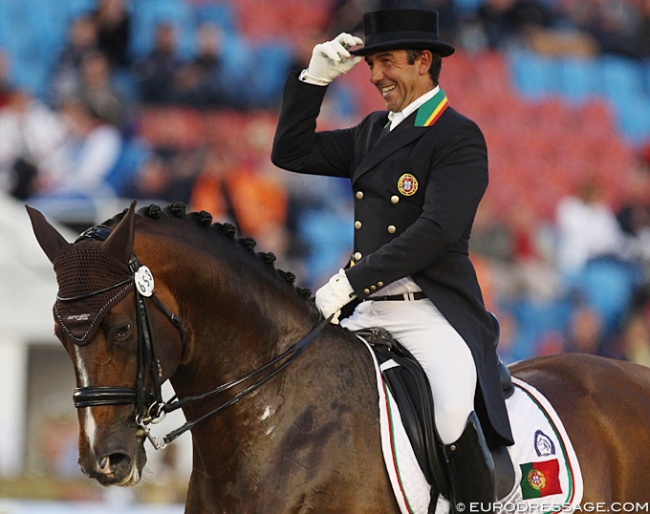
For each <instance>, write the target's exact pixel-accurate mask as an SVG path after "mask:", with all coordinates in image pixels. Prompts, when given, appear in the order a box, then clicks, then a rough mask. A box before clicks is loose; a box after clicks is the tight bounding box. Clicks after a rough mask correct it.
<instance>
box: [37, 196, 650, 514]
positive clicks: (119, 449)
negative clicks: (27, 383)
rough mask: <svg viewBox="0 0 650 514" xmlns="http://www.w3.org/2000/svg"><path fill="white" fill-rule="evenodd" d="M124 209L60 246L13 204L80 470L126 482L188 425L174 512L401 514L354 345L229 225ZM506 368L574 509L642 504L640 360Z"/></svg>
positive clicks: (648, 410) (645, 441)
mask: <svg viewBox="0 0 650 514" xmlns="http://www.w3.org/2000/svg"><path fill="white" fill-rule="evenodd" d="M135 203H136V202H135V201H134V202H133V203H132V204H131V206H130V207H129V208H128V210H126V209H125V211H123V212H121V213H119V214H118V215H116V216H115V217H114V218H112V219H110V220H107V221H106V222H105V223H103V224H101V225H98V226H96V227H91V228H90V229H88V230H87V231H85V232H83V233H82V234H81V235H80V236H79V238H78V239H77V240H76V241H75V242H74V243H69V242H68V241H66V240H65V238H64V237H63V236H62V235H61V234H60V233H59V232H58V231H57V230H56V228H54V227H53V226H52V225H51V224H50V223H49V222H48V221H47V220H46V219H45V217H44V216H43V215H42V214H41V213H40V212H39V211H37V210H35V209H32V208H31V207H27V209H28V212H29V216H30V218H31V221H32V225H33V229H34V232H35V235H36V238H37V240H38V242H39V243H40V246H41V247H42V249H43V250H44V252H45V254H46V255H47V257H48V258H49V259H50V261H51V262H52V263H53V265H54V269H55V271H56V276H57V280H58V283H59V292H58V294H57V300H56V302H55V306H54V318H55V334H56V336H57V337H58V338H59V339H60V340H61V342H62V343H63V346H64V347H65V349H66V351H67V353H68V354H69V356H70V358H71V360H72V363H73V365H74V369H75V375H76V382H77V388H76V390H75V393H74V401H75V405H76V407H77V408H78V409H77V410H78V420H79V441H78V450H79V459H78V462H79V464H80V467H81V470H82V472H83V473H84V474H86V475H87V476H88V477H90V478H92V479H95V480H96V481H97V482H99V483H100V484H102V485H105V486H110V485H118V486H131V485H135V484H137V483H138V481H139V480H140V478H141V477H142V472H143V468H144V466H145V463H146V453H145V449H144V445H145V442H146V441H147V440H149V441H151V442H152V443H153V445H154V447H156V448H160V447H163V446H165V445H166V444H170V443H171V442H172V441H173V440H174V439H175V438H176V437H178V436H179V435H180V434H181V433H184V432H185V431H190V432H191V437H192V447H193V464H192V466H193V468H192V472H191V476H190V482H189V485H188V493H187V499H186V506H185V512H187V513H203V514H205V513H215V514H216V513H237V514H243V513H264V514H266V513H274V514H284V513H298V512H300V513H309V512H317V513H319V514H335V513H337V514H338V513H342V512H346V513H354V514H371V513H372V514H395V513H398V512H400V511H399V507H398V504H397V502H396V500H395V496H394V494H393V492H392V490H391V486H390V484H389V478H388V475H387V471H386V467H385V465H384V462H383V460H382V451H381V447H380V446H381V441H380V430H379V423H380V422H379V417H378V407H377V405H378V392H377V386H376V371H375V368H374V363H373V360H372V358H371V356H370V354H369V352H368V350H367V349H366V347H365V346H364V345H363V344H362V343H360V342H359V340H358V338H357V337H356V336H355V335H354V334H353V333H351V332H349V331H347V330H346V329H344V328H342V327H340V326H338V325H335V324H331V323H329V322H328V321H327V320H323V319H322V317H321V316H320V314H319V313H318V310H317V309H316V308H315V306H314V303H313V301H312V300H311V299H310V293H309V291H308V290H304V289H301V288H299V287H296V285H295V283H294V281H295V276H294V275H293V274H291V273H288V272H285V271H282V270H279V269H277V268H276V266H275V264H274V260H275V258H274V256H273V255H272V254H270V253H265V252H257V251H256V250H255V241H254V240H252V239H250V238H246V237H241V236H239V235H238V234H237V233H236V230H235V228H234V227H233V226H232V225H229V224H227V223H217V222H213V220H212V217H211V216H210V214H209V213H206V212H203V211H202V212H192V213H187V212H186V209H185V206H184V205H183V204H178V203H176V204H171V205H169V206H167V207H165V208H160V207H158V206H155V205H151V206H148V207H144V208H141V209H139V210H138V211H137V212H136V209H135ZM510 371H511V373H512V374H513V376H515V377H518V378H519V379H521V380H524V381H526V382H527V383H529V384H531V385H533V386H534V387H535V388H537V389H538V390H539V391H541V392H542V393H543V394H544V395H545V396H546V397H547V398H548V399H549V401H550V402H551V403H552V405H553V406H554V408H555V409H556V411H557V412H558V414H559V415H560V417H561V418H562V419H563V421H564V423H565V427H566V430H567V432H568V434H569V436H570V438H571V440H572V441H573V444H574V447H575V452H576V454H577V456H578V459H579V461H580V467H581V469H582V470H583V478H584V494H583V505H586V504H588V503H591V504H595V503H598V502H606V503H607V504H608V505H611V504H613V502H647V500H648V498H649V497H650V494H649V491H650V485H648V478H647V477H648V476H649V473H650V458H649V457H650V431H648V430H647V427H648V426H649V425H650V370H649V369H646V368H644V367H642V366H638V365H635V364H632V363H627V362H623V361H615V360H610V359H605V358H601V357H596V356H589V355H580V354H570V355H569V354H566V355H556V356H548V357H540V358H533V359H530V360H525V361H522V362H521V363H518V364H516V365H514V366H511V367H510ZM166 380H169V381H170V382H171V384H172V386H173V388H174V391H175V393H176V397H175V398H172V399H171V400H169V401H167V402H165V401H164V400H163V399H162V398H161V393H160V384H161V383H163V382H164V381H166ZM176 408H181V409H182V410H183V413H184V415H185V418H186V419H187V420H188V421H187V423H186V424H185V425H183V426H182V427H180V428H179V429H177V430H176V431H174V432H172V433H170V434H168V435H166V436H164V437H163V438H162V439H156V438H155V437H153V436H152V435H151V433H150V432H149V424H150V423H151V422H155V421H156V420H157V419H159V418H160V417H161V416H162V415H164V413H165V412H167V411H171V410H174V409H176Z"/></svg>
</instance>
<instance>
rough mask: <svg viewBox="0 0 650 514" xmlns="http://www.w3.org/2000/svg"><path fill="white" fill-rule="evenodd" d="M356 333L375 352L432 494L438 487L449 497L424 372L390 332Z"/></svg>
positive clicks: (442, 458)
mask: <svg viewBox="0 0 650 514" xmlns="http://www.w3.org/2000/svg"><path fill="white" fill-rule="evenodd" d="M356 333H357V335H359V336H360V337H363V338H364V339H365V340H366V341H367V342H368V344H370V346H371V347H372V349H373V351H374V352H375V356H376V358H377V361H378V362H379V367H380V369H381V373H382V377H383V379H384V382H385V383H386V386H387V387H388V389H389V390H390V392H391V394H392V396H393V398H394V399H395V402H396V403H397V405H398V407H399V411H400V415H401V418H402V422H403V425H404V430H405V432H406V434H407V436H408V438H409V440H410V442H411V445H412V447H413V452H414V453H415V456H416V459H417V461H418V464H419V465H420V468H421V469H422V473H423V474H424V476H425V478H426V479H427V481H428V482H429V484H431V486H432V492H433V489H434V488H435V489H436V490H437V492H438V493H440V494H442V495H443V496H446V497H447V493H448V491H449V481H448V477H447V473H446V471H445V467H444V462H445V461H444V457H443V455H442V445H441V443H440V441H439V438H438V436H437V432H436V428H435V423H434V416H433V398H432V396H431V388H430V387H429V382H428V380H427V377H426V375H425V373H424V370H423V369H422V367H421V366H420V364H419V363H418V362H417V361H416V359H415V358H414V357H413V356H412V355H411V354H410V352H409V351H408V350H407V349H406V348H404V347H403V346H402V345H401V344H400V343H399V342H398V341H396V340H395V339H394V338H393V337H392V336H391V335H390V333H388V331H386V330H384V329H382V328H371V329H365V330H361V331H358V332H356ZM432 497H433V494H432Z"/></svg>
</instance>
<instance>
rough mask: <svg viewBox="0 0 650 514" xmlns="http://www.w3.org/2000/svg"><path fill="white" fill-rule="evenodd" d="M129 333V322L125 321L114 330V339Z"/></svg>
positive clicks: (122, 337)
mask: <svg viewBox="0 0 650 514" xmlns="http://www.w3.org/2000/svg"><path fill="white" fill-rule="evenodd" d="M130 335H131V323H125V324H124V325H121V326H119V327H117V329H116V330H115V339H126V338H127V337H129V336H130Z"/></svg>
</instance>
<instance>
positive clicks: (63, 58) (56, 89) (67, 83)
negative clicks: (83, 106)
mask: <svg viewBox="0 0 650 514" xmlns="http://www.w3.org/2000/svg"><path fill="white" fill-rule="evenodd" d="M67 37H68V41H67V44H66V45H65V46H64V47H63V50H61V52H60V53H59V55H58V57H57V59H56V63H55V66H54V70H53V73H52V80H51V86H50V89H51V92H52V93H51V94H52V102H53V103H54V105H57V106H58V105H60V104H61V103H62V102H63V100H64V99H65V98H68V97H70V96H72V95H74V94H77V92H78V91H79V89H80V87H81V63H82V61H83V58H84V57H85V56H86V55H87V54H88V53H90V52H95V51H96V50H97V49H98V46H97V26H96V25H95V21H94V20H93V18H92V16H90V15H82V16H79V17H77V18H75V19H74V20H72V23H71V25H70V28H69V30H68V36H67Z"/></svg>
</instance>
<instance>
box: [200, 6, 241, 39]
mask: <svg viewBox="0 0 650 514" xmlns="http://www.w3.org/2000/svg"><path fill="white" fill-rule="evenodd" d="M193 14H194V18H195V20H196V23H197V24H199V23H203V22H212V23H216V24H217V25H218V26H219V27H221V30H223V31H224V32H226V33H228V34H232V33H234V32H237V27H236V23H235V15H234V13H233V8H232V6H231V5H230V4H227V3H222V4H211V3H210V4H202V5H197V6H196V7H194V8H193Z"/></svg>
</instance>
